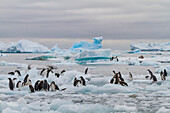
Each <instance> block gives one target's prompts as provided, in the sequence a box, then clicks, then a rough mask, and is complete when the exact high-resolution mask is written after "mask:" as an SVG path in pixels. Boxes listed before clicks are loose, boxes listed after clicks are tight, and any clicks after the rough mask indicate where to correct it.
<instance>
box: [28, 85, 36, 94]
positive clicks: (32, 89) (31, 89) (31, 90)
mask: <svg viewBox="0 0 170 113" xmlns="http://www.w3.org/2000/svg"><path fill="white" fill-rule="evenodd" d="M29 88H30V92H31V93H34V92H35V91H34V88H33V86H32V85H29Z"/></svg>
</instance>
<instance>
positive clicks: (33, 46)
mask: <svg viewBox="0 0 170 113" xmlns="http://www.w3.org/2000/svg"><path fill="white" fill-rule="evenodd" d="M0 52H5V53H47V52H50V50H49V49H48V48H47V47H45V46H43V45H41V44H39V43H36V42H32V41H29V40H25V39H23V40H20V41H18V42H10V43H7V44H6V43H3V42H0Z"/></svg>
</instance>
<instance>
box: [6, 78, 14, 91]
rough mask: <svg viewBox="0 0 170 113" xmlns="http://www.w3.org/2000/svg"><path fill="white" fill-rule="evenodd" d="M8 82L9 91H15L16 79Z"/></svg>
mask: <svg viewBox="0 0 170 113" xmlns="http://www.w3.org/2000/svg"><path fill="white" fill-rule="evenodd" d="M8 80H9V89H10V90H14V88H15V80H16V78H14V79H13V80H12V79H11V78H8Z"/></svg>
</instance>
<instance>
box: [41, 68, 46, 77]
mask: <svg viewBox="0 0 170 113" xmlns="http://www.w3.org/2000/svg"><path fill="white" fill-rule="evenodd" d="M45 70H46V69H45V68H44V69H42V70H41V72H40V75H41V76H43V75H44V73H43V72H44V71H45Z"/></svg>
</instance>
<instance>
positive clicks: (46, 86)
mask: <svg viewBox="0 0 170 113" xmlns="http://www.w3.org/2000/svg"><path fill="white" fill-rule="evenodd" d="M48 86H49V85H48V82H47V80H44V82H43V89H44V90H45V91H48Z"/></svg>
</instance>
